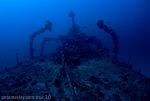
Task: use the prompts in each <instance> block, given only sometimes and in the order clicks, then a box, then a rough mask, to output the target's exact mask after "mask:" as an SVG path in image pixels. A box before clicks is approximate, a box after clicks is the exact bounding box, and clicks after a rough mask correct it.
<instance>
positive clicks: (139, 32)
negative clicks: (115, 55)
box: [0, 0, 150, 77]
mask: <svg viewBox="0 0 150 101" xmlns="http://www.w3.org/2000/svg"><path fill="white" fill-rule="evenodd" d="M149 5H150V2H149V0H0V67H1V68H4V67H12V66H15V64H16V52H17V53H18V54H19V58H20V59H21V60H22V61H25V60H27V59H29V37H30V35H31V34H32V33H33V32H35V31H36V30H38V29H39V28H41V27H42V26H43V25H44V23H45V21H46V20H50V21H51V22H52V23H53V29H52V32H47V33H44V34H43V35H41V36H39V37H38V38H37V40H36V43H35V46H36V50H38V49H39V48H40V47H39V46H40V43H41V40H42V39H43V37H45V36H51V37H57V36H59V35H62V34H65V33H67V31H68V29H69V28H70V27H71V20H70V18H69V17H68V12H70V10H73V11H74V12H75V14H76V22H77V24H78V26H79V27H80V28H81V30H82V31H83V32H86V33H89V34H92V35H97V36H98V37H99V38H100V39H101V40H102V41H103V43H104V44H105V45H106V46H107V47H112V42H111V39H110V37H109V36H108V35H107V34H106V33H105V32H103V31H100V30H99V29H98V28H97V26H96V22H97V20H99V19H102V20H104V21H105V22H106V23H107V24H108V25H110V26H111V27H112V28H113V29H115V30H116V32H117V34H118V36H119V40H120V43H119V44H120V47H119V48H120V52H119V58H120V60H122V61H128V58H129V57H130V56H132V59H131V63H132V64H133V66H134V68H135V70H140V71H141V72H142V73H143V74H144V75H146V76H148V77H150V53H149V52H150V41H149V40H150V29H149V28H150V13H149V12H150V6H149ZM88 24H90V26H88V28H85V27H84V26H87V25H88ZM49 46H50V47H52V48H51V49H53V45H52V44H50V45H49ZM37 54H38V53H37Z"/></svg>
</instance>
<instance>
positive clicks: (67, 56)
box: [30, 11, 119, 100]
mask: <svg viewBox="0 0 150 101" xmlns="http://www.w3.org/2000/svg"><path fill="white" fill-rule="evenodd" d="M69 17H70V18H71V20H72V28H71V31H70V33H69V34H68V35H66V36H60V37H57V38H52V37H45V38H44V39H43V42H42V44H41V50H40V51H41V52H40V57H43V56H44V47H45V44H46V43H47V42H49V41H58V40H59V41H61V43H62V44H64V46H63V47H61V49H60V50H59V53H60V55H59V56H58V57H59V58H61V64H62V68H61V69H60V70H59V72H58V73H57V74H56V77H57V76H58V75H59V76H60V79H61V78H64V77H66V78H67V81H68V83H69V86H70V88H71V89H72V100H74V99H78V97H77V91H76V86H75V85H78V86H79V83H78V82H77V81H75V80H74V79H72V78H71V68H69V67H71V66H72V64H71V62H72V61H71V60H73V59H74V57H71V54H74V53H75V52H77V51H78V49H76V50H74V49H75V47H73V48H70V47H72V46H73V45H72V43H73V42H72V40H71V41H70V42H69V43H68V42H66V40H67V37H69V36H70V35H72V36H73V38H75V37H78V36H82V38H83V37H87V36H86V35H85V34H83V33H81V31H80V30H79V28H78V26H77V25H76V23H75V14H74V12H73V11H71V12H70V13H69ZM97 26H98V28H99V29H103V30H104V31H105V32H106V33H108V34H110V35H111V37H112V41H113V45H114V48H113V52H114V55H113V58H112V60H113V61H115V62H118V43H119V42H118V37H117V34H116V33H115V31H114V30H113V29H111V28H109V27H108V26H107V25H105V24H104V21H103V20H99V21H97ZM51 30H52V23H51V22H50V21H47V22H46V24H45V26H44V27H43V28H41V29H39V30H38V31H36V32H34V33H33V34H32V35H31V36H30V57H31V59H34V57H35V56H34V48H33V43H34V40H35V38H36V37H37V36H38V35H41V34H42V33H44V32H46V31H50V32H51ZM79 38H80V37H79ZM79 38H78V39H79ZM88 39H89V40H90V41H89V40H88V41H85V43H86V42H87V43H88V42H93V40H94V42H95V40H96V37H93V36H90V37H88ZM81 40H82V39H81ZM85 40H87V39H85ZM91 40H92V41H91ZM96 41H97V43H98V45H97V49H98V48H99V46H100V45H101V42H100V41H99V40H96ZM94 42H93V43H92V44H95V43H94ZM74 43H75V44H77V40H75V42H74ZM81 43H82V42H81V41H80V42H79V44H81ZM97 43H96V44H97ZM69 44H70V45H69ZM79 44H78V45H79ZM84 45H85V44H84ZM84 45H83V46H84ZM81 47H82V46H81ZM69 49H71V50H74V51H71V52H73V53H69V52H70V51H69V52H68V50H69ZM101 52H102V51H98V52H97V53H95V54H99V53H101ZM83 53H84V52H83ZM83 53H82V52H81V53H80V54H79V53H78V54H77V55H81V54H82V55H83ZM85 55H87V54H86V53H85ZM85 55H83V57H85ZM89 55H91V54H89ZM89 57H90V56H89ZM75 62H77V59H75ZM79 62H80V60H79V61H78V63H77V64H80V63H79ZM70 64H71V66H70ZM73 64H75V63H73ZM56 77H55V78H56ZM55 78H54V79H53V82H57V81H56V79H55Z"/></svg>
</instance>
